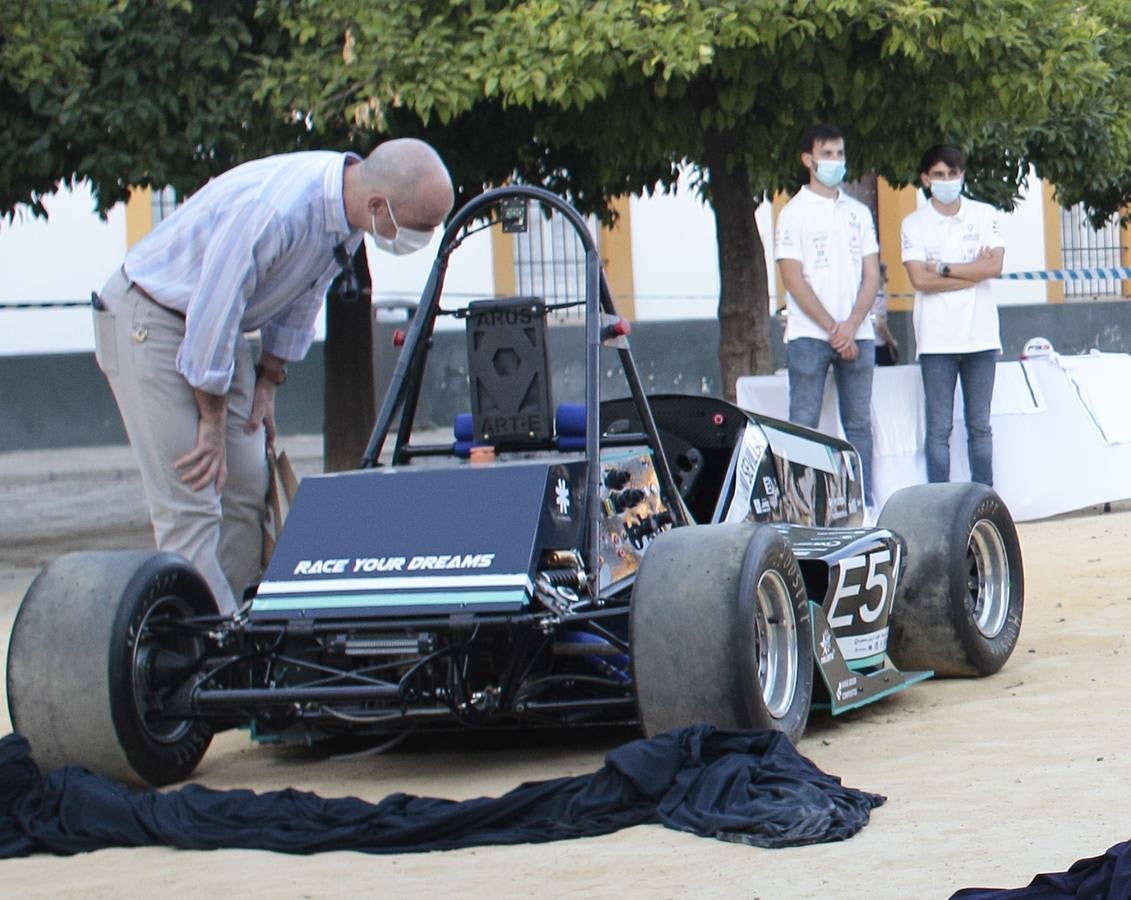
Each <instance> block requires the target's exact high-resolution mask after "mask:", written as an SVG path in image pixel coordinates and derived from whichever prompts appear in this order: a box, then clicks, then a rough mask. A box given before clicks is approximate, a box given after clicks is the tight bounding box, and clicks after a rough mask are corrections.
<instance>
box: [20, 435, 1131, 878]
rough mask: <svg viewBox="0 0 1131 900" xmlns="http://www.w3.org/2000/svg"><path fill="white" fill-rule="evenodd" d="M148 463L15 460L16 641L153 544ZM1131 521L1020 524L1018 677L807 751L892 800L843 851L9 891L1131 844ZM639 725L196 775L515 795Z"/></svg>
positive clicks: (267, 761)
mask: <svg viewBox="0 0 1131 900" xmlns="http://www.w3.org/2000/svg"><path fill="white" fill-rule="evenodd" d="M36 466H38V468H36ZM128 468H129V467H128V465H125V466H122V465H117V466H113V465H107V466H106V467H105V469H106V470H105V471H103V472H102V476H100V477H93V478H92V477H91V476H90V474H89V472H88V473H86V475H84V489H83V490H82V491H75V490H74V485H73V484H70V485H68V484H67V479H66V476H65V475H64V476H59V475H58V474H53V475H51V477H43V476H42V469H43V466H42V460H40V461H38V462H36V463H30V462H27V461H26V460H25V459H24V457H23V456H22V455H8V456H7V457H6V458H5V457H4V456H3V455H0V504H2V507H0V508H2V509H3V510H4V512H3V513H0V652H4V653H5V655H6V647H7V636H8V633H9V630H10V628H11V622H12V617H13V615H14V613H15V610H16V607H17V605H18V603H19V600H20V598H21V597H22V595H23V592H24V591H25V590H26V588H27V586H28V584H29V583H30V581H31V579H32V578H33V577H34V574H35V571H36V569H37V567H38V566H39V565H41V564H42V563H43V562H44V561H46V560H49V559H52V558H54V557H55V556H57V555H59V554H60V553H63V552H66V551H67V550H70V549H85V548H90V547H94V546H102V547H116V546H144V545H145V544H146V542H147V533H146V530H145V527H144V516H143V514H142V512H141V508H140V504H139V502H138V500H137V494H136V482H135V481H133V480H131V478H130V473H129V471H128ZM33 470H34V471H33ZM36 473H39V474H36ZM92 493H93V494H94V495H96V496H94V497H93V499H91V497H90V495H91V494H92ZM25 494H26V496H25ZM80 494H81V497H79V496H78V495H80ZM37 498H38V499H37ZM33 502H34V503H35V504H36V507H37V508H38V509H39V510H40V512H39V513H34V512H32V511H31V508H30V506H29V505H30V504H31V503H33ZM46 520H53V521H56V524H55V525H50V523H48V524H44V523H45V521H46ZM58 521H65V522H66V527H62V526H60V525H59V524H58ZM1129 531H1131V511H1129V510H1128V508H1127V506H1126V505H1117V508H1116V511H1114V512H1111V513H1106V514H1105V513H1102V512H1101V511H1099V510H1098V509H1092V510H1087V511H1084V512H1083V513H1080V514H1078V515H1073V516H1066V517H1062V518H1059V519H1056V520H1050V521H1044V522H1036V523H1028V524H1024V525H1022V526H1020V532H1021V538H1022V542H1023V549H1024V556H1025V566H1026V579H1027V596H1026V610H1025V619H1024V626H1023V628H1022V632H1021V641H1020V644H1019V647H1018V649H1017V651H1016V653H1015V654H1014V656H1013V658H1012V659H1011V660H1010V661H1009V663H1008V664H1007V665H1006V667H1005V669H1004V670H1003V671H1002V672H1000V673H999V674H998V675H996V676H994V677H992V678H988V679H982V680H976V681H969V680H952V681H929V682H926V683H925V684H922V685H918V686H915V687H913V688H911V689H910V690H908V691H906V692H904V693H901V694H898V695H896V696H893V697H890V698H887V699H885V700H883V701H880V702H879V703H878V704H874V705H872V706H871V707H867V708H865V709H862V710H857V711H855V712H851V713H848V714H846V715H844V716H842V717H838V718H836V719H833V718H831V717H829V716H828V715H827V714H815V715H814V716H813V718H812V719H811V721H810V725H809V729H808V731H807V732H806V734H805V736H804V738H803V739H802V741H801V744H800V749H801V751H802V752H803V753H804V754H805V755H807V756H808V757H809V758H811V759H812V760H813V761H814V762H816V763H817V764H818V765H819V766H821V768H823V769H824V770H825V771H827V772H830V773H832V774H835V775H837V776H839V777H840V778H841V779H842V780H843V781H844V783H845V784H848V785H852V786H855V787H859V788H863V789H865V790H869V791H874V792H878V793H882V794H885V795H886V796H887V797H888V802H887V803H886V805H884V806H882V807H880V808H879V809H878V810H876V811H875V812H874V813H873V817H872V822H871V824H870V825H868V826H867V827H866V828H865V829H864V830H863V831H862V832H860V833H859V834H858V835H857V836H856V837H854V838H853V839H851V840H850V841H847V842H844V843H840V844H826V845H819V846H814V847H804V848H797V849H789V850H760V849H756V848H751V847H746V846H741V845H734V844H726V843H722V842H720V841H715V840H711V839H705V838H698V837H693V836H690V835H685V834H680V833H677V832H673V831H669V830H667V829H664V828H662V827H660V826H641V827H637V828H632V829H628V830H625V831H622V832H620V833H617V834H613V835H609V836H606V837H601V838H592V839H584V840H576V841H564V842H558V843H552V844H541V845H531V846H519V847H482V848H478V849H470V850H461V851H452V852H445V853H428V854H407V855H399V856H369V855H364V854H358V853H352V852H350V853H346V852H343V853H326V854H321V855H318V856H315V857H289V856H285V855H280V854H273V853H265V852H253V851H219V852H212V853H208V854H202V853H192V852H183V851H175V850H167V849H140V850H103V851H100V852H96V853H91V854H86V855H82V856H78V857H72V858H65V859H60V858H54V857H49V856H37V857H32V858H29V859H21V860H8V861H5V862H2V863H0V884H2V885H3V887H2V888H0V894H7V895H9V896H16V895H18V896H21V897H46V896H51V897H57V896H74V897H79V896H81V897H84V898H95V897H112V898H117V897H118V896H119V895H120V894H121V892H122V890H123V888H126V887H128V888H130V889H131V893H132V894H134V895H138V896H153V895H156V894H158V893H160V894H162V895H164V896H209V895H231V894H233V893H236V894H238V895H239V896H243V897H260V896H263V897H267V896H272V897H278V896H284V897H372V896H396V897H425V896H435V895H439V896H453V895H457V894H463V895H468V896H496V897H512V896H513V897H520V896H522V897H525V896H528V895H530V894H532V893H535V892H537V893H538V894H540V895H542V896H552V897H583V898H587V900H589V898H595V897H614V896H615V897H625V896H633V897H636V896H643V897H691V896H694V897H728V898H729V897H744V898H763V900H769V898H803V897H830V896H835V897H839V898H845V900H851V898H868V900H877V898H929V897H947V896H949V895H950V894H951V893H952V892H953V891H955V890H957V889H959V888H962V887H969V886H995V887H1016V886H1020V885H1023V884H1027V883H1028V882H1029V880H1030V879H1031V878H1032V876H1033V875H1035V874H1036V873H1038V872H1047V871H1061V870H1064V869H1066V868H1067V867H1068V866H1069V865H1071V863H1072V862H1074V861H1075V860H1077V859H1080V858H1082V857H1085V856H1093V855H1097V854H1099V853H1102V852H1103V851H1104V850H1105V849H1106V848H1107V847H1109V846H1110V845H1112V844H1115V843H1118V842H1120V841H1123V840H1126V839H1129V838H1131V816H1128V815H1127V813H1126V812H1125V810H1126V808H1127V806H1126V803H1123V802H1121V800H1120V798H1121V797H1122V796H1123V789H1124V787H1125V785H1127V784H1128V783H1131V717H1129V716H1128V715H1127V714H1126V704H1127V700H1126V698H1127V696H1128V693H1127V688H1126V686H1125V683H1126V680H1127V671H1128V665H1129V664H1131V647H1129V646H1128V639H1127V635H1128V631H1129V624H1128V623H1129V616H1128V613H1129V612H1131V562H1129V561H1128V555H1127V547H1128V542H1129V538H1128V533H1129ZM4 713H5V714H4V715H2V716H0V722H3V723H4V727H10V726H9V725H8V721H7V716H6V706H5V710H4ZM628 737H631V735H626V734H625V733H624V732H623V731H620V732H595V733H594V732H591V733H585V734H569V735H565V736H561V735H559V736H558V737H557V738H556V739H555V740H554V741H537V742H533V741H525V742H523V743H521V744H519V745H515V744H514V742H513V741H510V740H497V739H495V740H490V741H482V740H469V741H463V742H459V741H456V742H453V741H451V740H445V741H443V742H435V743H434V744H431V745H424V746H415V747H412V748H410V749H407V750H404V749H402V750H399V751H397V752H394V753H392V754H389V755H385V756H380V757H370V758H362V759H330V758H324V757H321V756H318V755H314V754H311V753H296V752H294V751H290V752H287V751H280V750H272V749H269V748H264V747H260V746H258V745H255V744H253V743H252V742H251V741H250V740H249V739H248V737H247V736H246V733H244V732H236V733H229V734H225V735H222V736H220V737H218V738H217V739H216V740H215V742H214V743H213V745H212V748H211V749H210V751H209V752H208V754H207V756H206V757H205V759H204V761H203V763H202V765H201V766H200V768H199V770H198V771H197V772H196V773H195V775H194V780H195V781H197V782H199V783H201V784H204V785H208V786H210V787H216V788H230V787H246V788H253V789H255V790H260V791H264V790H272V789H276V788H282V787H287V786H293V787H296V788H300V789H305V790H313V791H317V792H319V793H321V794H323V795H326V796H342V795H355V796H360V797H363V798H366V799H370V800H374V801H376V800H379V799H380V798H382V797H384V796H385V795H386V794H388V793H391V792H394V791H405V792H408V793H414V794H426V795H431V796H441V797H451V798H466V797H474V796H481V795H497V794H500V793H503V792H505V791H507V790H508V789H510V788H512V787H514V786H515V785H517V784H519V783H520V782H522V781H527V780H534V779H543V778H551V777H557V776H561V775H568V774H579V773H584V772H587V771H591V770H593V769H596V768H597V767H599V766H600V764H601V761H602V758H603V755H604V753H605V752H607V751H608V750H609V749H611V748H612V747H614V746H616V745H617V744H619V743H621V742H623V741H624V740H626V739H627V738H628Z"/></svg>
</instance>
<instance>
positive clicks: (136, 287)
mask: <svg viewBox="0 0 1131 900" xmlns="http://www.w3.org/2000/svg"><path fill="white" fill-rule="evenodd" d="M122 277H123V278H124V279H126V290H129V291H137V292H138V293H139V294H141V296H143V297H144V298H145V299H146V300H148V301H149V302H150V303H152V304H153V305H154V306H160V307H161V308H162V309H163V310H165V312H167V313H172V314H173V315H174V316H176V317H177V318H178V319H183V318H184V317H185V314H184V313H183V312H181V311H180V310H179V309H172V308H171V307H168V306H166V305H165V304H164V303H162V302H161V301H160V300H157V299H155V298H154V297H153V295H152V294H150V293H149V291H147V290H146V289H145V288H143V287H142V286H141V285H140V284H138V283H137V282H136V281H134V280H133V279H131V278H130V276H129V275H127V274H126V267H125V266H122Z"/></svg>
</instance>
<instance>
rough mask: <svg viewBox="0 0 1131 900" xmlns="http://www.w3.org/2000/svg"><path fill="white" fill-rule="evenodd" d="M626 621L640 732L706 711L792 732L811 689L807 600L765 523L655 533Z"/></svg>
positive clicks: (725, 720)
mask: <svg viewBox="0 0 1131 900" xmlns="http://www.w3.org/2000/svg"><path fill="white" fill-rule="evenodd" d="M630 628H631V641H632V667H633V676H634V681H635V683H636V695H637V703H638V706H639V709H640V718H641V722H642V724H643V726H644V730H645V732H646V733H648V734H650V735H651V734H657V733H659V732H662V731H667V730H669V729H672V728H679V727H682V726H685V725H690V724H694V723H696V722H708V723H710V724H712V725H715V726H717V727H719V728H772V729H775V730H777V731H782V732H784V733H785V734H786V735H788V737H789V738H790V740H793V741H796V740H797V739H798V738H799V737H800V736H801V733H802V732H803V731H804V729H805V723H806V720H807V719H808V716H809V703H810V698H811V695H812V690H813V660H812V643H813V639H812V633H811V631H810V625H809V607H808V600H807V599H806V594H805V586H804V583H803V581H802V578H801V572H800V570H799V569H798V566H797V561H796V560H795V559H794V557H793V552H792V551H791V550H790V548H789V544H788V543H787V542H786V540H785V538H783V537H782V536H781V535H780V534H779V533H778V532H777V531H776V530H774V529H773V528H772V527H770V526H768V525H757V524H753V523H742V524H731V525H701V526H695V527H689V528H677V529H675V530H673V531H670V532H667V533H665V534H663V535H661V536H660V537H659V538H657V539H656V541H655V542H653V544H652V546H651V547H649V549H648V552H647V553H646V554H645V556H644V560H643V562H642V564H641V567H640V571H639V573H638V574H637V578H636V585H635V587H634V589H633V597H632V612H631V620H630Z"/></svg>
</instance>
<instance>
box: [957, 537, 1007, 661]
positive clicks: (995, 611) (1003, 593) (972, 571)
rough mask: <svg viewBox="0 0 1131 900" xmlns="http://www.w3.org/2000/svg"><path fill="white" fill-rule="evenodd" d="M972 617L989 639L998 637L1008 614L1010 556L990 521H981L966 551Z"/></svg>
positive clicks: (967, 584)
mask: <svg viewBox="0 0 1131 900" xmlns="http://www.w3.org/2000/svg"><path fill="white" fill-rule="evenodd" d="M966 562H967V564H968V572H969V574H968V576H967V582H966V588H967V595H968V601H967V602H968V603H969V604H970V615H971V617H972V618H973V620H974V624H975V625H976V626H977V627H978V631H979V632H981V634H982V636H983V637H985V638H987V639H992V638H995V637H997V636H998V635H999V634H1000V633H1001V630H1002V629H1003V628H1004V627H1005V620H1006V618H1007V617H1008V615H1009V557H1008V555H1007V554H1006V552H1005V541H1003V540H1002V539H1001V532H1000V531H998V530H997V526H996V525H994V523H993V522H991V521H990V520H989V519H979V520H978V521H977V522H975V523H974V528H973V529H972V530H971V532H970V544H969V546H968V547H967V549H966Z"/></svg>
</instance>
